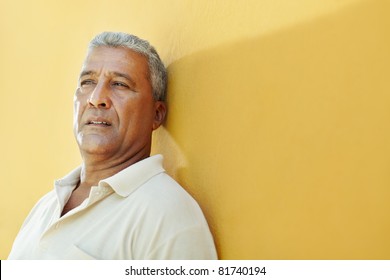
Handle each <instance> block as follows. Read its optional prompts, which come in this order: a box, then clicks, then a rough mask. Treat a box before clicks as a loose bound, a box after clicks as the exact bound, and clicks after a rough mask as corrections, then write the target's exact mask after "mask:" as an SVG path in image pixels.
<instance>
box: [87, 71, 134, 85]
mask: <svg viewBox="0 0 390 280" xmlns="http://www.w3.org/2000/svg"><path fill="white" fill-rule="evenodd" d="M95 74H96V72H95V71H92V70H84V71H81V73H80V76H79V79H80V78H81V77H83V76H89V75H91V76H94V75H95ZM108 75H110V76H114V77H122V78H125V79H126V80H128V81H129V82H130V84H131V85H132V86H135V85H136V83H135V81H134V80H133V79H132V78H131V77H130V76H129V75H127V74H125V73H121V72H116V71H112V72H108Z"/></svg>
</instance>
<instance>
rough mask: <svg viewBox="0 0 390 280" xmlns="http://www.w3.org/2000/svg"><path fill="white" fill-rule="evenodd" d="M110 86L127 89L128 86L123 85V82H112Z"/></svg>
mask: <svg viewBox="0 0 390 280" xmlns="http://www.w3.org/2000/svg"><path fill="white" fill-rule="evenodd" d="M112 85H113V86H114V87H119V88H129V86H128V85H127V84H125V83H123V82H118V81H116V82H113V83H112Z"/></svg>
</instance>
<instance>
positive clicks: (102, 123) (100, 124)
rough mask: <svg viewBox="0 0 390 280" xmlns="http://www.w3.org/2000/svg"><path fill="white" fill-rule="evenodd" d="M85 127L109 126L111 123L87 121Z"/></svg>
mask: <svg viewBox="0 0 390 280" xmlns="http://www.w3.org/2000/svg"><path fill="white" fill-rule="evenodd" d="M86 125H98V126H111V123H110V122H108V121H106V120H88V121H87V122H86Z"/></svg>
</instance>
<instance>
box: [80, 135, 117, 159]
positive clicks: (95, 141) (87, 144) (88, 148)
mask: <svg viewBox="0 0 390 280" xmlns="http://www.w3.org/2000/svg"><path fill="white" fill-rule="evenodd" d="M77 140H78V141H77V143H78V145H79V149H80V152H81V153H88V154H96V155H104V154H109V153H110V151H111V150H112V144H113V142H112V141H110V140H109V139H104V138H102V137H91V135H90V136H88V137H85V136H84V137H79V138H78V139H77Z"/></svg>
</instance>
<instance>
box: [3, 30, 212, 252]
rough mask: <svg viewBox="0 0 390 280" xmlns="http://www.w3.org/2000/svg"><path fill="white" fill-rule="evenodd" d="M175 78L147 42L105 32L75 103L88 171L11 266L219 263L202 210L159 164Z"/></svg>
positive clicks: (33, 218)
mask: <svg viewBox="0 0 390 280" xmlns="http://www.w3.org/2000/svg"><path fill="white" fill-rule="evenodd" d="M166 80H167V77H166V69H165V67H164V65H163V63H162V62H161V60H160V58H159V56H158V54H157V52H156V51H155V49H154V48H153V47H152V46H150V45H149V43H148V42H147V41H144V40H142V39H139V38H138V37H136V36H133V35H128V34H124V33H112V32H104V33H102V34H99V35H97V36H96V37H95V38H94V39H93V40H92V41H91V43H90V45H89V48H88V53H87V57H86V59H85V61H84V64H83V67H82V71H81V74H80V78H79V82H78V88H77V90H76V93H75V98H74V134H75V138H76V141H77V144H78V146H79V150H80V153H81V156H82V165H81V166H80V167H79V168H77V169H75V170H74V171H72V172H71V173H70V174H68V175H67V176H65V177H64V178H63V179H61V180H58V181H56V182H55V189H54V190H53V191H51V192H50V193H48V194H47V195H45V196H44V197H43V198H42V199H41V200H40V201H39V202H38V203H37V204H36V205H35V207H34V208H33V209H32V211H31V213H30V214H29V216H28V217H27V219H26V221H25V222H24V224H23V226H22V229H21V230H20V232H19V234H18V236H17V238H16V240H15V242H14V245H13V248H12V250H11V253H10V255H9V259H215V258H216V257H217V255H216V251H215V247H214V243H213V239H212V236H211V234H210V231H209V228H208V225H207V222H206V220H205V218H204V216H203V214H202V212H201V210H200V208H199V206H198V205H197V203H196V202H195V201H194V200H193V199H192V198H191V197H190V196H189V195H188V194H187V193H186V192H185V191H184V190H183V189H182V188H181V187H180V186H179V185H178V184H177V183H176V182H175V181H174V180H173V179H172V178H171V177H169V176H168V175H167V174H166V173H165V171H164V169H163V167H162V156H161V155H156V156H152V157H150V149H151V136H152V131H153V130H155V129H157V128H158V127H159V126H160V125H161V123H162V122H163V120H164V118H165V114H166V105H165V103H164V100H165V91H166Z"/></svg>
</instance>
